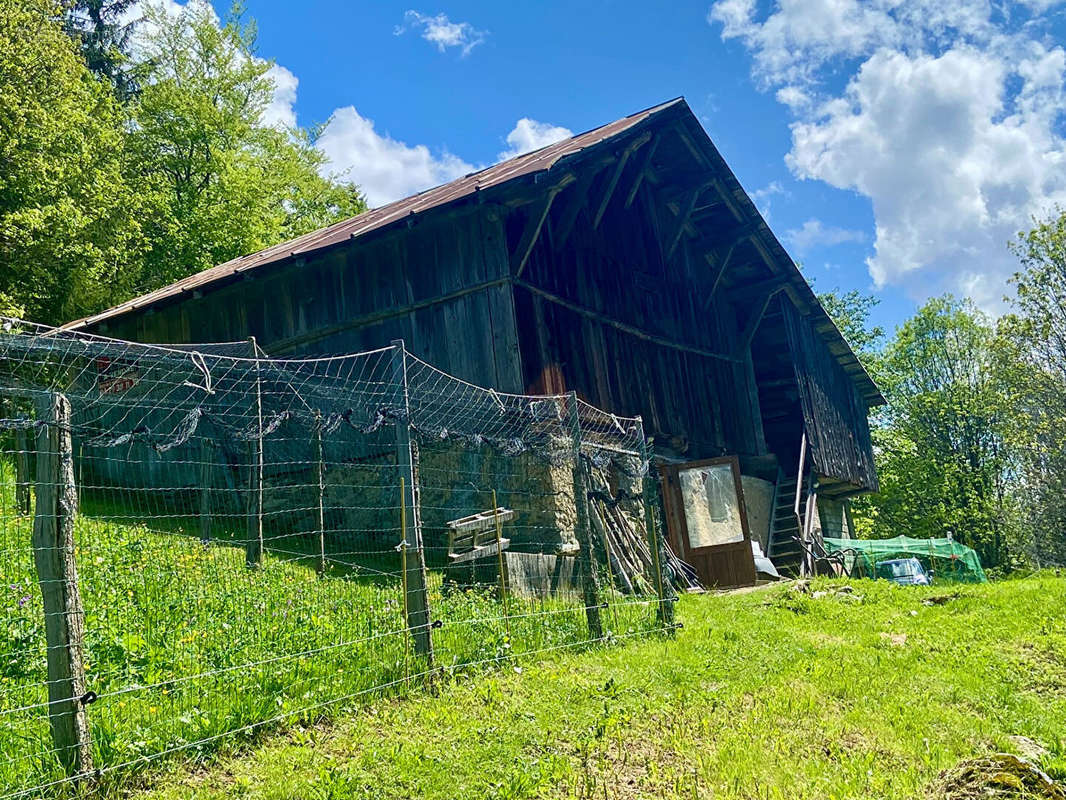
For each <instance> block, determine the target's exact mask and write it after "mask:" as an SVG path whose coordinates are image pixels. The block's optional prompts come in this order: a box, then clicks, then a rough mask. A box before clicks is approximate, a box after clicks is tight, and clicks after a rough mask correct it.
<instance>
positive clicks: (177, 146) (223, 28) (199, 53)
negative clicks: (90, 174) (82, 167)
mask: <svg viewBox="0 0 1066 800" xmlns="http://www.w3.org/2000/svg"><path fill="white" fill-rule="evenodd" d="M141 36H142V38H143V39H144V42H143V47H144V59H145V60H144V63H143V66H142V70H141V74H142V89H141V92H140V95H139V97H138V101H137V103H136V106H135V109H134V120H135V124H134V125H133V126H132V130H131V133H130V134H129V139H130V142H129V150H130V155H131V158H130V160H129V164H130V180H131V182H132V183H133V184H134V185H137V186H139V187H141V192H142V194H143V196H145V197H146V198H150V212H149V213H148V215H147V216H146V219H145V227H146V230H147V233H148V236H149V239H150V243H151V244H150V248H149V251H148V253H147V255H146V258H145V261H144V266H143V270H142V274H141V278H140V281H139V283H140V288H141V289H143V290H149V289H152V288H155V287H157V286H160V285H163V284H166V283H170V282H172V281H174V280H177V279H179V278H182V277H184V276H186V275H189V274H191V273H194V272H198V271H200V270H203V269H206V268H208V267H211V266H213V265H215V264H218V263H221V262H223V261H227V260H229V259H231V258H235V257H237V256H241V255H245V254H247V253H251V252H253V251H256V250H259V249H261V248H263V247H267V246H269V245H272V244H275V243H277V242H279V241H282V240H285V239H288V238H291V237H294V236H297V235H299V234H302V233H305V232H307V231H310V230H313V229H315V228H318V227H321V226H323V225H327V224H329V223H331V222H334V221H336V220H338V219H343V218H345V217H348V216H351V215H353V214H356V213H359V212H360V211H363V210H364V209H365V207H366V206H365V203H364V201H363V199H362V197H361V195H360V194H359V192H358V190H357V188H356V187H355V186H354V185H352V184H347V183H339V182H337V181H334V180H332V179H331V178H329V177H323V176H322V174H321V170H322V167H323V163H324V156H323V155H322V153H321V152H320V151H319V150H317V149H316V148H315V147H314V146H313V142H312V139H311V135H310V134H309V133H308V132H307V131H304V130H300V129H295V130H282V129H281V128H280V127H276V126H272V125H270V124H268V123H267V122H266V121H264V113H265V112H266V110H267V107H268V105H269V104H270V102H271V99H272V97H273V94H274V83H273V81H272V80H271V77H270V74H269V71H270V67H271V64H270V63H269V62H267V61H264V60H262V59H260V58H258V57H257V56H256V55H255V27H254V24H245V23H244V22H243V21H242V19H241V17H240V10H239V9H236V10H235V11H234V12H233V13H232V14H231V16H230V17H229V18H228V19H226V20H225V21H224V22H223V23H221V24H220V23H219V22H218V20H217V19H216V17H215V16H214V12H213V11H212V10H211V7H210V6H209V5H208V4H206V3H202V2H199V3H198V2H191V3H189V4H188V5H186V6H185V7H184V8H183V9H182V10H181V11H180V12H179V13H177V14H173V13H170V14H168V13H167V12H166V11H165V10H164V9H162V8H158V7H149V8H148V9H147V11H146V19H145V25H144V29H143V31H142V34H141Z"/></svg>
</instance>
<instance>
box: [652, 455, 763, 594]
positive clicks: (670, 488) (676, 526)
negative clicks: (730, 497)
mask: <svg viewBox="0 0 1066 800" xmlns="http://www.w3.org/2000/svg"><path fill="white" fill-rule="evenodd" d="M723 464H728V465H729V466H730V468H731V471H732V474H733V486H734V489H735V491H736V498H737V504H738V509H739V512H740V529H741V532H742V534H743V537H744V538H743V539H741V540H740V541H739V542H728V543H726V544H715V545H708V546H705V547H692V546H691V545H690V544H689V542H690V540H689V537H688V520H686V519H685V501H684V496H683V495H682V493H681V472H682V471H685V470H690V469H700V468H701V467H717V466H721V465H723ZM659 475H660V481H661V483H662V492H663V506H664V509H665V512H666V514H665V516H666V529H667V532H668V534H669V536H670V542H671V544H672V545H673V546H674V549H675V550H676V552H677V554H678V556H680V558H681V559H682V560H683V561H686V562H687V561H690V558H691V557H692V556H696V557H701V556H702V557H706V558H716V559H717V558H719V557H723V558H730V557H733V556H740V557H741V560H743V561H744V563H745V564H746V563H747V561H749V560H750V561H751V571H750V578H751V580H750V583H752V584H754V583H755V579H756V573H755V558H754V556H753V555H752V552H751V528H750V526H749V525H748V508H747V503H746V501H745V499H744V482H743V479H742V476H741V473H740V457H739V456H736V455H732V456H720V457H718V458H706V459H701V460H699V461H686V462H683V463H662V464H660V465H659ZM745 551H746V552H745ZM745 555H746V558H745ZM745 572H747V570H745ZM701 577H702V576H701ZM745 583H746V582H743V581H742V582H740V583H737V584H729V585H745ZM720 585H725V584H720Z"/></svg>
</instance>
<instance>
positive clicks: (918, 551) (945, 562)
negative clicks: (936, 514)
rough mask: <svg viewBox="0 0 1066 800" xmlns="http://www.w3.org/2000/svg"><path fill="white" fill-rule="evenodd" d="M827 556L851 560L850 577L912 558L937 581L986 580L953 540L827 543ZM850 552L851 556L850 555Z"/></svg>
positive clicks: (905, 538) (974, 560)
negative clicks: (879, 564)
mask: <svg viewBox="0 0 1066 800" xmlns="http://www.w3.org/2000/svg"><path fill="white" fill-rule="evenodd" d="M825 549H826V550H827V551H828V552H829V553H837V552H840V553H844V554H845V555H848V556H851V557H852V558H853V559H854V561H852V562H850V563H851V573H852V574H853V575H866V576H872V575H873V574H874V566H875V565H876V564H877V562H879V561H885V560H886V559H890V558H904V557H907V556H913V557H915V558H917V559H918V560H919V561H921V562H922V565H923V566H925V567H926V569H932V570H933V571H934V572H935V574H936V577H937V578H943V579H947V580H955V581H962V582H966V583H984V582H986V581H987V580H988V579H987V578H986V577H985V571H984V570H983V569H981V560H980V559H979V558H978V557H977V553H975V552H974V551H973V549H972V548H970V547H967V546H966V545H963V544H959V543H958V542H956V541H955V540H954V539H912V538H911V537H910V536H896V537H895V538H893V539H830V538H826V540H825ZM849 551H850V552H849Z"/></svg>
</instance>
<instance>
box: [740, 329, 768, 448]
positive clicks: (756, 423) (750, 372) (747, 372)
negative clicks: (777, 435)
mask: <svg viewBox="0 0 1066 800" xmlns="http://www.w3.org/2000/svg"><path fill="white" fill-rule="evenodd" d="M744 383H745V385H746V387H747V396H748V413H749V414H750V419H751V427H752V435H753V437H754V441H755V453H756V455H765V454H766V430H765V429H764V428H763V424H762V406H761V405H760V404H759V384H758V382H757V381H756V379H755V364H754V362H753V361H752V358H751V346H750V345H749V346H748V347H747V351H746V353H745V355H744Z"/></svg>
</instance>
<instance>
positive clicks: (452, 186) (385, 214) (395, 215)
mask: <svg viewBox="0 0 1066 800" xmlns="http://www.w3.org/2000/svg"><path fill="white" fill-rule="evenodd" d="M684 103H685V101H684V99H683V98H680V97H678V98H676V99H674V100H670V101H669V102H666V103H662V104H660V105H657V106H653V107H652V108H649V109H646V110H644V111H640V112H638V113H636V114H632V115H631V116H628V117H623V118H622V119H620V120H617V121H615V122H612V123H609V124H607V125H603V126H602V127H599V128H594V129H593V130H591V131H588V132H586V133H582V134H578V135H577V136H574V137H572V138H570V139H564V140H563V141H561V142H556V143H555V144H552V145H548V146H547V147H542V148H541V149H539V150H534V151H533V152H531V153H526V154H524V155H520V156H517V157H515V158H512V159H510V160H508V161H503V162H501V163H499V164H495V165H493V166H491V167H487V168H485V169H483V170H479V171H478V172H471V173H470V174H469V175H464V176H463V177H462V178H458V179H456V180H454V181H451V182H450V183H445V184H442V185H441V186H436V187H434V188H432V189H427V190H426V191H424V192H420V193H419V194H415V195H412V196H410V197H407V198H404V199H403V200H397V201H395V202H393V203H388V204H387V205H384V206H380V207H378V208H375V209H371V210H370V211H364V212H363V213H362V214H359V215H357V216H354V217H351V218H349V219H346V220H343V221H342V222H336V223H334V224H333V225H330V226H328V227H326V228H321V229H320V230H317V231H312V232H311V233H305V234H304V235H303V236H299V237H297V238H295V239H291V240H289V241H287V242H282V243H281V244H276V245H274V246H273V247H268V248H266V249H265V250H260V251H259V252H257V253H252V254H250V255H246V256H241V257H239V258H234V259H232V260H230V261H226V262H224V263H222V264H219V265H218V266H215V267H211V268H210V269H206V270H204V271H203V272H197V273H196V274H195V275H190V276H189V277H187V278H182V279H181V280H180V281H176V282H175V283H171V284H169V285H167V286H164V287H162V288H161V289H156V290H155V291H154V292H149V293H148V294H145V295H141V296H140V297H135V298H134V299H132V300H127V301H126V302H125V303H120V304H119V305H117V306H115V307H113V308H109V309H107V310H106V311H101V312H100V313H99V314H94V315H92V316H89V317H84V318H82V319H79V320H74V321H73V322H68V323H67V324H65V325H63V326H62V328H63V329H68V330H69V329H78V328H87V327H92V326H93V325H96V324H98V323H100V322H103V321H105V320H109V319H112V318H114V317H118V316H122V315H123V314H127V313H129V312H131V311H136V310H137V309H140V308H145V307H147V306H151V305H154V304H156V303H159V302H160V301H163V300H168V299H171V298H173V297H175V296H176V295H180V294H183V293H186V292H192V291H195V290H196V289H200V288H203V287H206V286H208V285H210V284H212V283H215V282H216V281H220V280H223V279H225V278H228V277H230V276H233V275H241V274H243V273H246V272H249V271H251V270H254V269H258V268H259V267H263V266H266V265H267V264H274V263H277V262H279V261H284V260H286V259H289V258H293V257H296V256H300V255H305V254H307V253H313V252H315V251H316V250H321V249H323V248H326V247H330V246H332V245H336V244H339V243H341V242H344V241H346V240H349V239H355V238H358V237H359V236H363V235H365V234H367V233H370V232H371V231H375V230H378V229H380V228H384V227H386V226H387V225H390V224H392V223H395V222H399V221H401V220H403V219H405V218H407V217H409V216H410V215H412V214H419V213H421V212H423V211H428V210H429V209H433V208H437V207H440V206H444V205H447V204H450V203H453V202H455V201H457V200H461V199H463V198H466V197H469V196H470V195H473V194H474V193H475V192H479V191H485V190H486V189H491V188H493V187H495V186H499V185H500V184H503V183H506V182H508V181H511V180H514V179H515V178H520V177H522V176H526V175H532V174H533V173H537V172H546V171H547V170H549V169H551V168H552V167H553V166H554V165H555V164H556V163H557V162H558V161H559V160H560V159H562V158H565V157H567V156H571V155H574V154H576V153H580V152H581V151H582V150H584V149H585V148H587V147H591V146H593V145H596V144H599V143H600V142H602V141H604V140H606V139H610V138H612V137H615V136H617V135H618V134H620V133H624V132H625V131H628V130H630V129H632V128H633V127H634V126H636V125H639V124H640V123H642V122H644V121H645V120H647V119H649V118H650V117H653V116H655V115H656V114H658V113H660V112H661V111H664V110H666V109H668V108H671V107H673V106H677V105H679V104H680V105H684Z"/></svg>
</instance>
